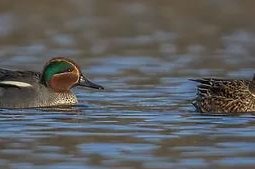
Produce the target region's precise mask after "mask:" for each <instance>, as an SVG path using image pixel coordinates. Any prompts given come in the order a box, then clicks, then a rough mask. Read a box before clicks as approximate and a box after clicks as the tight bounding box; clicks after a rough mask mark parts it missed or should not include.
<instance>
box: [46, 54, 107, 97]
mask: <svg viewBox="0 0 255 169" xmlns="http://www.w3.org/2000/svg"><path fill="white" fill-rule="evenodd" d="M41 83H43V84H44V85H46V86H47V87H49V88H51V89H53V90H54V91H55V92H67V91H69V90H70V89H71V88H72V87H74V86H84V87H89V88H94V89H104V88H103V87H102V86H100V85H97V84H95V83H93V82H91V81H89V80H88V79H87V78H86V77H85V76H84V75H83V74H82V72H81V70H80V68H79V66H78V65H77V64H76V63H75V62H74V61H73V60H71V59H67V58H63V57H57V58H53V59H51V60H50V61H49V62H48V63H46V65H45V66H44V69H43V73H42V76H41Z"/></svg>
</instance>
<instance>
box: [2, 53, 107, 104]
mask: <svg viewBox="0 0 255 169" xmlns="http://www.w3.org/2000/svg"><path fill="white" fill-rule="evenodd" d="M75 86H84V87H89V88H95V89H103V87H102V86H100V85H97V84H95V83H92V82H91V81H89V80H88V79H87V78H86V77H85V76H84V75H83V74H82V72H81V70H80V68H79V66H78V65H77V64H76V63H75V62H74V61H73V60H71V59H68V58H63V57H57V58H53V59H51V60H49V62H48V63H46V65H45V66H44V69H43V71H42V73H39V72H33V71H11V70H6V69H0V108H32V107H34V108H35V107H51V106H60V105H73V104H76V103H77V98H76V96H75V95H74V94H73V92H72V91H71V88H73V87H75Z"/></svg>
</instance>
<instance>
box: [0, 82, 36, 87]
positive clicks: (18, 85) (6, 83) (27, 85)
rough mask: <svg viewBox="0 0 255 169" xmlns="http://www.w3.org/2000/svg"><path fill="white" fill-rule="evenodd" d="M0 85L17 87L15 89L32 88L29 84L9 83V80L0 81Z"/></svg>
mask: <svg viewBox="0 0 255 169" xmlns="http://www.w3.org/2000/svg"><path fill="white" fill-rule="evenodd" d="M0 84H5V85H13V86H17V87H32V85H31V84H29V83H26V82H19V81H11V80H6V81H0Z"/></svg>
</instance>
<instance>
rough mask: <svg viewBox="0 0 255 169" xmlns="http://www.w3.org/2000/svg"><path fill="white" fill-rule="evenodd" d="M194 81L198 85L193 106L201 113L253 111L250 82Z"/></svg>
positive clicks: (205, 79)
mask: <svg viewBox="0 0 255 169" xmlns="http://www.w3.org/2000/svg"><path fill="white" fill-rule="evenodd" d="M194 81H196V82H199V83H200V85H198V89H197V98H196V100H195V101H194V102H193V104H194V106H195V107H196V108H197V109H198V110H199V111H201V112H215V113H222V112H225V113H229V112H233V113H234V112H248V111H254V110H255V97H254V94H253V93H252V91H251V90H250V84H251V83H252V81H250V80H226V79H215V78H203V79H195V80H194Z"/></svg>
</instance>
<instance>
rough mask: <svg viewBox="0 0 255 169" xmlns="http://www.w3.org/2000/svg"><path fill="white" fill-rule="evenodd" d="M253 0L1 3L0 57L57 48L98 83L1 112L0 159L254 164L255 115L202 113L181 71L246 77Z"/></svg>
mask: <svg viewBox="0 0 255 169" xmlns="http://www.w3.org/2000/svg"><path fill="white" fill-rule="evenodd" d="M254 6H255V1H254V0H171V1H170V0H169V1H166V0H136V1H135V0H105V1H103V0H62V1H59V0H43V1H35V0H23V1H20V0H12V1H10V0H1V1H0V65H1V67H4V68H12V69H28V70H36V71H41V70H42V68H43V65H44V63H45V62H46V60H48V59H49V58H52V57H54V56H66V57H70V58H72V59H74V60H75V61H77V62H78V63H79V65H81V69H82V71H84V72H86V74H87V75H88V77H89V78H90V79H92V80H93V81H95V82H97V83H99V84H101V85H103V86H104V87H105V88H106V90H105V91H100V92H98V91H94V90H83V89H81V88H78V89H74V91H75V93H76V94H77V96H78V99H79V101H80V103H79V105H78V106H76V107H74V108H71V109H67V110H47V111H45V110H31V109H27V110H0V111H1V113H0V128H1V131H0V142H1V146H0V168H12V169H15V168H18V169H20V168H25V169H30V168H33V169H37V168H38V169H40V168H54V169H56V168H61V169H62V168H73V167H74V168H93V169H101V168H102V169H104V168H116V169H117V168H118V169H132V168H135V169H144V168H146V169H147V168H149V169H155V168H157V169H169V168H196V169H197V168H254V166H255V144H254V142H255V135H254V129H255V127H254V126H255V125H254V116H253V115H252V114H248V115H247V114H246V115H240V116H206V115H202V114H199V113H198V112H196V111H195V110H194V108H193V106H192V105H191V104H190V103H191V100H192V99H193V98H194V97H195V94H196V89H195V87H196V84H194V83H193V82H189V81H188V80H187V79H188V78H193V77H202V76H207V77H208V76H214V77H224V78H247V79H250V78H252V76H253V74H254V65H255V59H254V56H255V48H254V46H255V22H254V16H255V10H254Z"/></svg>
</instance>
